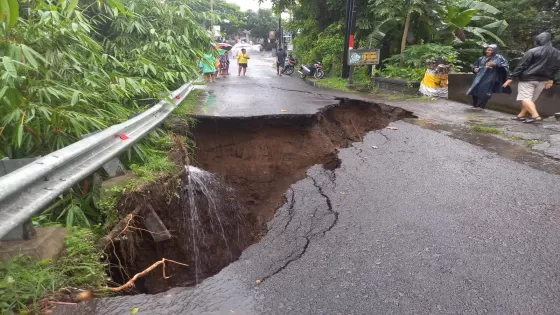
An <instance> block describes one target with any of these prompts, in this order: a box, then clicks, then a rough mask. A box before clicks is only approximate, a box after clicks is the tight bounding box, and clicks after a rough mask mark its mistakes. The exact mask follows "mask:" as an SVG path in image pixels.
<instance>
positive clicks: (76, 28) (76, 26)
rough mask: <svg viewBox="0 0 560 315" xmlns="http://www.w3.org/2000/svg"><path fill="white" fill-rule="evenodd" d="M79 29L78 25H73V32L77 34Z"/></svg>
mask: <svg viewBox="0 0 560 315" xmlns="http://www.w3.org/2000/svg"><path fill="white" fill-rule="evenodd" d="M79 27H80V26H79V25H78V23H72V30H73V31H74V32H77V31H78V28H79Z"/></svg>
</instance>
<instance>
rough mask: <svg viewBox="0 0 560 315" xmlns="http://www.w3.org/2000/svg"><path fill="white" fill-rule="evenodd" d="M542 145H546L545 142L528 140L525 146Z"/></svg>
mask: <svg viewBox="0 0 560 315" xmlns="http://www.w3.org/2000/svg"><path fill="white" fill-rule="evenodd" d="M541 143H544V141H542V140H526V141H525V146H527V147H532V146H534V145H536V144H541Z"/></svg>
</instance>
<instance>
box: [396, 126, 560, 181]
mask: <svg viewBox="0 0 560 315" xmlns="http://www.w3.org/2000/svg"><path fill="white" fill-rule="evenodd" d="M404 120H405V121H406V122H408V123H410V124H413V125H417V126H420V127H422V128H425V129H430V130H434V131H438V132H442V133H444V134H446V135H448V136H449V137H451V138H454V139H459V140H462V141H465V142H467V143H470V144H473V145H476V146H479V147H482V148H484V149H485V150H487V151H490V152H492V153H496V154H498V155H499V156H501V157H504V158H506V159H509V160H512V161H515V162H518V163H521V164H524V165H527V166H529V167H532V168H534V169H538V170H541V171H544V172H547V173H550V174H555V175H560V163H559V162H557V161H554V160H551V159H549V158H546V157H544V156H542V155H540V154H538V153H536V152H534V151H530V150H528V149H527V148H525V147H524V146H521V145H518V144H515V143H511V142H509V141H506V140H503V139H500V138H497V137H495V136H492V135H489V134H484V133H474V132H472V131H470V130H469V129H467V128H465V127H461V126H458V125H449V124H437V123H434V122H432V121H427V120H421V119H412V118H407V119H404Z"/></svg>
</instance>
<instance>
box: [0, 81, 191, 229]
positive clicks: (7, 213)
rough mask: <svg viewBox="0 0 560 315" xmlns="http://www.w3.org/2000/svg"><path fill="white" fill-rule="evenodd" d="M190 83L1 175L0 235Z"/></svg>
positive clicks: (158, 116)
mask: <svg viewBox="0 0 560 315" xmlns="http://www.w3.org/2000/svg"><path fill="white" fill-rule="evenodd" d="M193 89H194V86H193V85H192V83H187V84H185V85H183V86H181V87H180V88H179V89H177V90H175V91H173V93H171V96H170V98H171V99H172V100H173V104H171V103H169V102H168V101H167V100H161V101H160V102H159V103H157V104H156V105H154V106H152V107H151V108H149V109H148V110H146V111H145V112H142V113H141V114H139V115H137V116H135V117H133V118H132V119H130V120H127V121H125V122H123V123H120V124H118V125H114V126H111V127H109V128H107V129H105V130H103V131H101V132H98V133H96V134H94V135H92V136H90V137H87V138H85V139H83V140H80V141H78V142H76V143H73V144H71V145H69V146H67V147H65V148H63V149H60V150H58V151H55V152H53V153H51V154H49V155H46V156H44V157H42V158H40V159H38V160H36V161H35V162H33V163H30V164H28V165H26V166H24V167H22V168H20V169H17V170H15V171H13V172H11V173H9V174H7V175H5V176H2V177H0V238H1V237H2V236H4V235H6V234H7V233H8V232H10V231H11V230H12V229H13V228H15V227H16V226H17V225H19V224H21V223H23V222H24V221H25V220H27V219H28V218H30V217H31V216H32V215H33V214H35V213H36V212H38V211H39V210H41V209H43V208H44V207H45V206H47V205H48V204H49V203H50V202H51V201H52V200H54V199H55V198H56V197H57V196H59V195H60V194H62V193H63V192H65V191H66V190H68V189H69V188H70V187H72V186H73V185H74V184H76V183H77V182H78V181H80V180H81V179H83V178H85V177H86V176H88V175H90V174H91V173H93V172H95V171H96V170H97V169H99V168H100V167H101V166H102V165H103V164H105V163H106V162H107V161H109V160H111V159H112V158H114V157H115V156H117V155H119V154H120V153H122V152H123V151H125V150H126V149H128V148H129V147H131V146H132V145H133V144H134V143H135V142H137V141H138V140H140V139H142V137H144V136H145V135H146V134H147V133H149V132H150V131H151V130H152V129H153V128H154V127H156V126H157V125H159V124H160V123H161V122H162V121H163V120H165V118H167V116H168V115H169V114H170V113H171V112H172V111H173V110H174V109H175V108H176V107H177V105H179V104H180V103H181V102H182V101H183V99H184V98H185V97H186V96H187V95H188V94H189V93H190V92H191V91H192V90H193ZM122 134H124V135H126V137H123V138H126V139H125V140H123V139H121V135H122Z"/></svg>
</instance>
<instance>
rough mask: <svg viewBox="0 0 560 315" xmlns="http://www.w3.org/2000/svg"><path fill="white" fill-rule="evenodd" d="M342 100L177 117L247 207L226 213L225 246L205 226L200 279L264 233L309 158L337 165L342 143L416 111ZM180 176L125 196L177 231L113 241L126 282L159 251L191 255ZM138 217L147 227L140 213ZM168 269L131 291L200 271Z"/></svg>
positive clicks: (116, 273) (199, 158) (198, 157)
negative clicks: (274, 111) (277, 112)
mask: <svg viewBox="0 0 560 315" xmlns="http://www.w3.org/2000/svg"><path fill="white" fill-rule="evenodd" d="M339 102H340V104H338V105H335V106H330V107H327V108H324V109H323V110H321V111H320V112H318V113H317V114H315V115H281V116H261V117H227V118H221V117H209V116H200V117H196V119H197V123H196V124H195V126H194V127H193V128H190V129H186V128H185V126H183V125H181V124H180V123H177V124H174V125H173V127H172V129H173V130H172V131H173V132H175V133H179V134H183V135H187V136H189V137H191V138H192V139H194V141H195V143H196V149H195V152H194V155H193V156H191V159H190V160H191V163H192V164H193V165H195V166H197V167H199V168H202V169H204V170H207V171H210V172H211V173H213V174H215V175H217V176H219V177H220V178H221V179H223V180H224V181H225V182H226V183H227V184H228V185H229V187H231V188H232V189H233V190H232V192H231V193H229V196H224V198H230V199H231V200H233V201H235V202H237V203H238V204H239V205H240V209H242V210H241V212H240V213H239V214H236V215H233V214H232V215H228V217H231V218H232V219H231V221H229V222H227V224H226V229H225V230H226V231H225V234H226V237H227V239H228V240H229V242H228V244H227V246H226V244H224V242H223V241H222V239H221V237H220V236H218V235H212V233H211V231H207V232H208V233H207V235H208V236H207V240H206V241H205V244H204V246H203V248H202V249H201V250H200V254H201V255H203V256H204V259H203V260H202V261H203V262H204V263H203V264H202V265H201V266H200V268H199V270H200V274H199V277H198V278H199V280H200V279H203V278H205V277H209V276H211V275H213V274H216V273H217V272H219V271H220V270H221V269H222V268H224V267H225V266H227V265H228V264H229V263H231V262H232V261H234V260H236V259H238V258H239V256H240V255H241V252H242V251H243V250H244V249H245V248H247V247H248V246H249V245H250V244H252V243H254V242H257V241H258V240H259V239H260V237H262V236H263V235H264V234H265V233H266V223H267V222H268V220H269V219H271V218H272V217H273V216H274V213H275V211H276V209H278V208H279V207H280V206H281V205H282V204H283V203H285V202H286V200H285V197H284V193H285V192H286V191H287V190H288V188H289V187H290V185H292V184H293V183H295V182H297V181H298V180H301V179H303V178H305V176H306V171H307V170H308V169H309V168H310V167H311V166H313V165H316V164H322V165H324V167H325V168H328V169H331V170H332V169H335V168H337V167H338V166H339V164H340V161H339V160H338V158H337V152H338V149H339V148H341V147H347V146H349V145H350V144H351V143H352V142H356V141H361V140H362V137H363V136H364V135H365V134H366V133H367V132H369V131H372V130H376V129H381V128H384V127H386V126H387V125H388V124H389V123H390V122H392V121H395V120H399V119H403V118H407V117H413V116H412V115H411V113H410V112H407V111H405V110H403V109H400V108H397V107H392V106H388V105H384V104H375V103H370V102H364V101H358V100H349V99H341V100H339ZM180 178H181V177H180V176H174V177H171V176H169V177H167V178H162V179H160V180H159V181H158V182H156V183H152V184H150V185H147V186H146V187H143V188H142V189H140V190H139V191H136V192H134V193H133V194H130V195H129V196H127V198H126V199H125V200H124V201H123V203H122V204H123V208H124V209H125V211H132V210H133V209H134V208H136V207H137V206H138V205H142V204H148V203H149V204H150V205H152V207H153V208H154V210H155V211H156V213H157V214H158V215H159V217H160V218H161V220H162V222H163V223H164V225H165V226H166V227H167V228H168V229H169V230H170V231H171V234H172V236H173V238H172V239H171V240H168V241H164V242H159V243H156V242H154V241H153V239H152V238H151V236H150V235H149V233H147V232H145V231H142V230H134V231H133V232H131V233H128V234H127V237H126V241H123V242H122V243H123V244H121V245H116V246H115V251H114V253H115V254H116V255H113V258H112V262H113V263H114V265H118V264H119V263H120V264H121V265H122V266H124V267H125V268H124V269H125V270H124V271H126V273H125V272H124V271H122V270H119V269H118V268H113V269H112V270H111V271H112V277H113V279H114V280H115V281H116V282H120V283H123V282H125V281H126V280H128V277H131V276H132V275H134V274H135V273H137V272H140V271H142V270H144V269H146V268H147V267H149V266H150V265H151V264H153V263H154V262H155V261H157V260H161V258H168V259H173V260H177V261H181V262H186V263H189V262H190V257H189V256H191V255H192V248H190V247H189V246H188V245H187V244H190V241H189V235H190V231H189V226H186V224H185V220H184V219H180V218H184V208H181V202H180V199H181V198H180V193H179V192H180V191H181V189H182V188H181V187H182V186H183V184H182V182H181V180H180ZM224 211H228V210H227V209H225V210H224ZM138 221H139V223H138V227H139V228H142V223H141V218H140V219H139V220H138ZM202 221H203V222H205V221H204V218H203V220H202ZM117 258H118V259H117ZM119 261H120V262H119ZM167 276H168V277H170V278H168V279H163V277H162V275H161V273H159V272H152V273H150V274H149V275H148V276H146V277H144V278H141V280H139V281H137V285H136V287H135V289H134V291H133V293H140V292H141V293H158V292H162V291H165V290H167V289H169V288H171V287H175V286H188V285H192V284H194V279H195V278H196V277H195V273H194V268H185V267H181V266H168V268H167Z"/></svg>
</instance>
